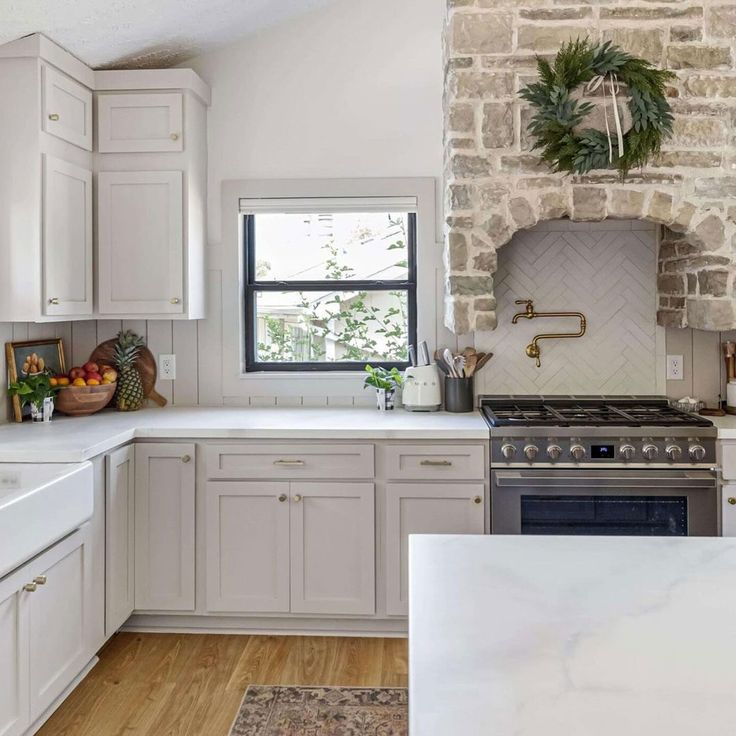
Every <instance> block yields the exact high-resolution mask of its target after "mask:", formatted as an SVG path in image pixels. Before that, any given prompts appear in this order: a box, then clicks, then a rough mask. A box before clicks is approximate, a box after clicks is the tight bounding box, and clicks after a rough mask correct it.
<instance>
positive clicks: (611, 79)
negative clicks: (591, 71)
mask: <svg viewBox="0 0 736 736" xmlns="http://www.w3.org/2000/svg"><path fill="white" fill-rule="evenodd" d="M606 81H608V84H609V89H610V91H611V103H612V105H613V119H614V121H615V122H616V137H617V142H618V156H619V157H621V156H622V155H623V152H624V133H623V130H622V128H621V116H620V113H619V109H618V100H617V99H616V95H617V94H618V92H619V90H620V88H621V85H620V84H619V81H618V79H617V78H616V77H615V76H614V75H613V74H601V75H599V76H597V77H593V79H591V80H590V82H588V83H587V84H586V85H585V92H586V94H589V95H591V94H593V93H594V92H597V91H598V90H599V89H601V90H602V92H603V118H604V120H605V121H606V135H607V136H608V162H609V163H613V141H612V140H611V128H610V127H609V125H608V108H607V107H606Z"/></svg>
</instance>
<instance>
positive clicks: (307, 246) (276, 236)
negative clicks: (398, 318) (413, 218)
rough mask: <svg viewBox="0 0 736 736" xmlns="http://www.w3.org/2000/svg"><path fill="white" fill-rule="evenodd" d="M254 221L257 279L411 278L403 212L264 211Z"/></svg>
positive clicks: (406, 223)
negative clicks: (301, 212)
mask: <svg viewBox="0 0 736 736" xmlns="http://www.w3.org/2000/svg"><path fill="white" fill-rule="evenodd" d="M254 220H255V224H254V228H255V238H254V241H255V270H256V273H255V278H256V280H257V281H324V280H328V279H330V280H331V279H335V280H348V279H360V280H381V281H385V280H392V281H403V280H406V279H407V278H408V274H409V270H408V249H407V245H406V244H407V242H408V229H409V215H407V214H406V213H405V212H395V213H388V212H384V213H375V212H334V213H311V214H293V213H289V214H283V213H263V214H258V215H256V217H255V218H254Z"/></svg>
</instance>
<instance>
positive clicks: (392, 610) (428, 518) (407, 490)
mask: <svg viewBox="0 0 736 736" xmlns="http://www.w3.org/2000/svg"><path fill="white" fill-rule="evenodd" d="M483 499H484V486H483V484H482V483H472V484H459V483H455V484H452V483H443V484H441V485H436V486H432V485H428V484H423V483H402V484H398V483H396V484H391V483H390V484H388V485H387V486H386V541H385V543H386V585H387V591H386V612H387V613H389V614H392V615H406V613H407V612H408V596H407V593H408V585H407V577H408V571H409V565H408V562H409V560H408V552H409V535H410V534H483V528H484V514H485V511H484V509H485V503H484V502H483Z"/></svg>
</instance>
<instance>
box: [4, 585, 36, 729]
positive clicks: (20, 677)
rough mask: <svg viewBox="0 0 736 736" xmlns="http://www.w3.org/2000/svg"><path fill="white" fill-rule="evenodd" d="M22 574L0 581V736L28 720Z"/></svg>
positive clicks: (21, 727) (25, 630)
mask: <svg viewBox="0 0 736 736" xmlns="http://www.w3.org/2000/svg"><path fill="white" fill-rule="evenodd" d="M27 582H29V580H27V579H26V578H25V577H24V575H23V573H14V574H12V575H9V576H8V577H6V578H5V579H4V580H3V581H2V582H0V736H18V734H21V733H23V732H24V731H25V730H26V728H28V724H29V721H30V714H29V705H28V628H27V626H26V616H25V615H24V607H25V601H26V599H27V598H28V596H29V595H31V594H30V593H27V592H25V591H24V590H23V584H24V583H27Z"/></svg>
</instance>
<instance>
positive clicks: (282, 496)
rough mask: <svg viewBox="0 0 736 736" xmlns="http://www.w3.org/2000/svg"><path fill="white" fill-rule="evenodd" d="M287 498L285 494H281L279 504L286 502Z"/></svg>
mask: <svg viewBox="0 0 736 736" xmlns="http://www.w3.org/2000/svg"><path fill="white" fill-rule="evenodd" d="M287 498H288V496H287V495H286V494H285V493H282V494H281V495H280V496H279V501H281V503H284V501H286V499H287Z"/></svg>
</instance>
